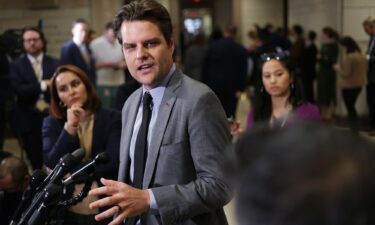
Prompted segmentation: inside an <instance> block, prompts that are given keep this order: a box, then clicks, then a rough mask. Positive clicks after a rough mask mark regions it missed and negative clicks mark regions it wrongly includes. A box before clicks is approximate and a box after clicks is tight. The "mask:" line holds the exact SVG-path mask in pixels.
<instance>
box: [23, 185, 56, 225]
mask: <svg viewBox="0 0 375 225" xmlns="http://www.w3.org/2000/svg"><path fill="white" fill-rule="evenodd" d="M43 193H44V195H43V200H42V203H41V204H40V205H39V207H38V209H37V210H35V211H34V213H33V214H32V216H31V217H30V220H29V221H28V223H27V225H34V224H35V225H40V224H44V223H45V222H46V221H47V219H48V214H49V213H50V212H51V211H52V209H53V208H54V207H55V206H57V204H58V202H59V198H60V196H61V194H62V187H61V186H60V185H57V184H53V183H51V184H48V185H47V187H46V188H45V189H44V191H43Z"/></svg>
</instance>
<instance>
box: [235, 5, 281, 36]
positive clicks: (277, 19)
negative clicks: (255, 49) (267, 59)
mask: <svg viewBox="0 0 375 225" xmlns="http://www.w3.org/2000/svg"><path fill="white" fill-rule="evenodd" d="M282 6H283V5H282V0H242V3H241V7H240V8H241V11H240V13H241V18H242V20H241V21H240V22H241V28H242V29H241V30H242V32H241V40H242V42H243V43H246V41H247V37H246V33H247V31H248V30H249V28H250V27H251V26H252V25H254V24H258V25H260V26H264V25H265V24H266V23H272V24H274V25H275V26H282V24H283V14H282V13H283V8H282Z"/></svg>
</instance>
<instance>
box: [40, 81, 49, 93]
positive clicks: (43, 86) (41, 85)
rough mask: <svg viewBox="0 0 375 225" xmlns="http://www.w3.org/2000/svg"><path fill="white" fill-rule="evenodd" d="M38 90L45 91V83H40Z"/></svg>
mask: <svg viewBox="0 0 375 225" xmlns="http://www.w3.org/2000/svg"><path fill="white" fill-rule="evenodd" d="M40 89H41V90H42V91H43V92H44V91H47V83H46V82H45V81H41V82H40Z"/></svg>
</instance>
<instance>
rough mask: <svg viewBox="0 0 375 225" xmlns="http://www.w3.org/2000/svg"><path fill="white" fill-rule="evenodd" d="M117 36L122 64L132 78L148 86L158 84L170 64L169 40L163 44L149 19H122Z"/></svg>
mask: <svg viewBox="0 0 375 225" xmlns="http://www.w3.org/2000/svg"><path fill="white" fill-rule="evenodd" d="M121 36H122V50H123V53H124V57H125V60H126V64H127V66H128V69H129V71H130V73H131V75H132V76H133V77H134V79H136V80H137V81H138V82H140V83H141V84H143V85H144V86H145V87H146V88H148V89H151V88H153V87H155V86H156V85H158V84H159V83H160V82H161V81H162V80H163V79H164V78H165V77H166V76H167V74H168V72H169V70H170V68H171V66H172V64H173V58H172V54H173V50H174V43H173V41H172V40H169V42H170V43H167V41H166V40H165V38H164V36H163V34H162V33H161V31H160V29H159V28H158V26H157V25H156V24H154V23H152V22H150V21H124V22H123V23H122V25H121Z"/></svg>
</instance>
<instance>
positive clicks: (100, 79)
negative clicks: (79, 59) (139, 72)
mask: <svg viewBox="0 0 375 225" xmlns="http://www.w3.org/2000/svg"><path fill="white" fill-rule="evenodd" d="M90 48H91V50H92V56H93V58H94V60H95V63H96V64H95V67H96V85H97V91H98V95H99V97H100V100H101V102H102V104H103V106H105V107H113V105H114V101H115V95H116V92H117V88H118V87H119V86H120V85H121V84H123V83H124V82H125V74H124V69H125V68H126V63H125V61H124V55H123V54H122V51H121V45H120V44H119V43H118V42H117V41H116V37H115V33H114V31H113V24H112V22H108V23H107V24H106V26H105V31H104V34H103V35H102V36H101V37H99V38H97V39H95V40H94V41H93V42H92V43H91V45H90Z"/></svg>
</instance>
